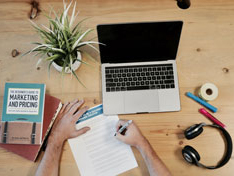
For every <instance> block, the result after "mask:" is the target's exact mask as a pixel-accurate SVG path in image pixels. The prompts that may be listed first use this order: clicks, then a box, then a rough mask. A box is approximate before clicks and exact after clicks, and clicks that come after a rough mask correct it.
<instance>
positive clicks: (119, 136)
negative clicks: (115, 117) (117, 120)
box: [116, 133, 126, 143]
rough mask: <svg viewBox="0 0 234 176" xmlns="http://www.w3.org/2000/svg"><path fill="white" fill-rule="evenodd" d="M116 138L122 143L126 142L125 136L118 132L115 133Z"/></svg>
mask: <svg viewBox="0 0 234 176" xmlns="http://www.w3.org/2000/svg"><path fill="white" fill-rule="evenodd" d="M116 138H117V139H118V140H120V141H122V142H124V143H126V137H125V136H124V135H122V134H120V133H116Z"/></svg>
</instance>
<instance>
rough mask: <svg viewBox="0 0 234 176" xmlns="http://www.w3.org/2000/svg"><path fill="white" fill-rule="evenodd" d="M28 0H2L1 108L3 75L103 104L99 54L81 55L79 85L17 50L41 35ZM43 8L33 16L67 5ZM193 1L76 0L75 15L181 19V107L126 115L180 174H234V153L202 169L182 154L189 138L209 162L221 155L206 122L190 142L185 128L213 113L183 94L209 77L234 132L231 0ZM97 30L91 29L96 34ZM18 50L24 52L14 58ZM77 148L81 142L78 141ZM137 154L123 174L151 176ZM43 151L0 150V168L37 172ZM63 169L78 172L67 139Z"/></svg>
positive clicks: (43, 4)
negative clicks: (35, 154) (30, 156)
mask: <svg viewBox="0 0 234 176" xmlns="http://www.w3.org/2000/svg"><path fill="white" fill-rule="evenodd" d="M30 2H31V1H29V0H1V1H0V112H2V104H3V91H4V85H5V82H27V83H45V84H46V92H47V93H48V94H50V95H52V96H55V97H58V98H60V99H61V100H62V102H66V101H71V100H73V99H74V98H79V99H84V100H85V101H86V104H87V105H89V106H90V107H92V106H94V105H95V104H98V103H101V102H102V99H101V84H100V82H101V77H100V58H99V54H98V53H95V52H94V51H91V50H90V49H88V48H86V50H87V51H88V52H89V53H90V55H91V56H92V57H93V58H95V59H96V60H97V62H92V61H90V60H89V59H88V58H87V56H85V55H84V56H83V57H84V60H85V61H87V62H89V63H90V64H91V65H92V67H89V66H86V65H82V66H81V67H80V68H79V70H77V71H76V73H77V74H78V76H79V78H80V79H81V80H82V82H83V83H84V84H85V85H86V87H87V88H84V87H82V86H81V85H80V84H79V83H78V81H76V79H75V78H74V77H71V76H70V75H66V76H65V77H64V79H63V80H62V78H61V76H60V74H59V73H58V72H57V71H56V70H55V69H53V68H52V69H51V75H50V77H48V73H47V66H48V63H42V64H41V65H40V67H39V68H36V62H37V59H36V58H33V57H32V56H25V57H23V58H20V55H21V54H22V53H24V52H26V51H28V50H29V49H31V48H32V45H31V44H30V42H36V41H40V40H39V37H38V36H37V34H36V33H35V31H34V30H33V28H32V26H31V25H30V22H29V21H28V19H29V17H30V12H31V8H32V5H31V4H32V3H30ZM37 2H38V3H39V9H40V10H41V12H40V13H39V14H38V15H37V17H36V18H35V19H33V21H34V22H35V23H37V24H45V25H47V19H46V17H45V16H43V13H48V12H49V10H50V5H51V6H53V7H54V8H55V9H56V10H58V9H60V8H62V6H63V4H62V0H40V1H37ZM191 4H192V5H191V7H190V8H189V9H187V10H181V9H179V8H178V7H177V5H176V1H175V0H118V1H117V0H116V1H114V0H77V5H78V6H77V10H79V11H80V14H79V18H78V20H81V19H83V18H85V17H90V19H88V20H87V21H86V22H85V24H84V28H96V25H97V24H101V23H117V22H142V21H167V20H183V21H184V26H183V31H182V36H181V40H180V46H179V50H178V54H177V69H178V77H179V87H180V98H181V107H182V109H181V111H180V112H169V113H152V114H140V115H121V116H120V118H124V119H133V120H134V121H135V122H136V123H137V124H138V125H139V127H140V129H141V130H142V132H143V134H144V135H145V136H146V138H147V139H148V140H149V141H150V143H151V144H152V146H153V148H154V149H155V151H156V152H157V154H158V155H159V156H160V157H161V159H162V160H163V161H164V162H165V164H166V165H167V167H168V168H169V169H170V171H171V172H172V174H173V175H176V176H188V175H189V176H197V175H202V176H203V175H204V176H221V175H222V176H230V175H233V173H234V157H233V156H234V154H233V155H232V158H231V160H230V161H229V163H228V164H226V165H225V166H224V167H222V168H220V169H216V170H205V169H202V168H198V167H196V166H192V165H189V164H187V163H186V162H185V161H184V160H183V158H182V155H181V150H182V148H183V147H184V146H185V145H192V146H193V147H194V148H195V149H197V151H198V152H199V153H200V155H201V162H202V163H204V164H208V165H209V164H211V165H212V164H216V163H217V162H218V161H219V160H220V158H221V157H222V156H223V154H224V149H225V145H224V142H223V138H222V136H221V135H220V133H219V132H218V131H217V130H214V129H211V128H208V127H207V128H206V129H205V130H204V132H203V133H202V134H201V135H200V136H199V137H197V138H196V139H194V140H191V141H188V140H186V139H185V138H184V136H183V130H184V129H186V128H187V127H188V126H190V125H192V124H195V123H200V122H206V123H211V122H210V121H209V120H208V119H206V118H205V117H204V116H202V115H201V114H199V113H198V109H199V108H201V106H200V105H199V104H197V103H196V102H194V101H192V100H191V99H189V98H187V97H186V96H185V92H187V91H190V92H193V93H195V92H196V90H197V89H198V88H199V87H200V86H201V85H202V84H204V83H206V82H211V83H214V84H216V85H217V87H218V88H219V97H218V98H217V99H216V100H214V101H212V102H211V104H212V105H214V106H216V107H217V108H218V112H217V113H215V114H214V116H216V117H217V118H218V119H219V120H220V121H222V122H223V123H224V124H226V126H227V130H228V131H229V132H230V134H231V136H232V138H234V117H233V114H234V1H233V0H192V1H191ZM96 35H97V34H96V31H95V32H94V33H93V34H92V36H96ZM13 49H17V50H18V51H19V52H20V55H19V56H16V57H12V54H11V53H12V50H13ZM78 147H79V146H78ZM133 150H134V153H135V156H136V158H137V161H138V164H139V167H138V168H135V169H133V170H130V171H128V172H126V173H124V174H122V175H136V176H140V175H144V176H145V175H149V174H148V171H147V168H146V166H145V164H144V161H143V159H142V158H141V156H140V154H139V152H138V151H136V150H135V149H133ZM42 155H43V154H41V155H40V158H39V160H38V161H37V162H36V163H33V162H30V161H28V160H26V159H23V158H21V157H19V156H17V155H15V154H13V153H10V152H7V151H6V150H4V149H0V175H7V176H15V175H27V176H30V175H34V173H35V170H36V168H37V166H38V164H39V162H40V159H41V157H42ZM60 175H62V176H63V175H69V176H73V175H79V170H78V168H77V166H76V163H75V160H74V159H73V156H72V153H71V150H70V147H69V145H68V143H67V142H66V143H65V145H64V149H63V154H62V158H61V167H60Z"/></svg>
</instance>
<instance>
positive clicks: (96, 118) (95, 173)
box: [68, 105, 138, 176]
mask: <svg viewBox="0 0 234 176" xmlns="http://www.w3.org/2000/svg"><path fill="white" fill-rule="evenodd" d="M118 120H119V118H118V116H117V115H116V116H104V115H103V111H102V105H99V106H96V107H94V108H92V109H90V110H88V111H87V112H86V113H85V114H84V115H83V117H82V118H81V121H80V122H79V123H78V124H77V125H76V127H77V129H80V128H82V127H85V126H89V127H90V128H91V130H90V131H88V132H87V133H86V134H83V135H81V136H79V137H77V138H73V139H69V140H68V142H69V144H70V147H71V150H72V153H73V156H74V158H75V160H76V163H77V165H78V168H79V170H80V173H81V175H83V176H99V175H100V176H113V175H118V174H121V173H123V172H125V171H128V170H130V169H132V168H135V167H137V166H138V165H137V162H136V159H135V157H134V154H133V152H132V149H131V147H130V146H129V145H126V144H124V143H122V142H120V141H119V140H118V139H116V137H114V134H115V131H116V124H117V122H118Z"/></svg>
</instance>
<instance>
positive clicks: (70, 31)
mask: <svg viewBox="0 0 234 176" xmlns="http://www.w3.org/2000/svg"><path fill="white" fill-rule="evenodd" d="M71 6H72V2H71V3H70V4H69V5H68V6H67V4H66V3H65V2H64V10H63V12H62V13H61V14H57V13H56V12H55V11H54V10H53V8H52V9H51V12H50V14H53V15H54V16H55V18H54V19H53V18H52V17H51V15H45V16H46V17H47V18H48V20H49V27H46V26H44V25H41V27H39V26H38V25H37V24H35V23H34V22H32V21H31V23H32V25H33V27H34V28H35V29H36V31H37V32H38V34H39V35H40V37H41V39H42V41H43V42H42V43H38V42H36V43H33V44H35V45H37V46H36V47H34V48H33V49H31V50H30V51H28V52H27V53H25V54H24V55H26V54H31V53H34V52H36V54H35V56H39V60H38V62H37V66H38V64H39V63H40V62H41V61H42V60H45V61H48V62H49V65H48V72H50V68H51V65H53V66H54V67H55V69H56V70H58V71H59V72H61V73H62V75H63V73H71V74H72V75H74V76H75V77H76V79H77V80H78V81H79V79H78V76H77V75H76V73H75V70H76V69H78V67H79V66H80V64H81V63H85V64H87V63H86V62H84V61H82V58H81V53H82V47H84V46H89V47H91V48H92V49H94V50H96V51H98V49H97V48H96V47H95V46H93V44H99V42H96V41H92V40H86V41H85V40H84V39H85V37H86V36H87V35H88V34H89V33H90V32H91V31H92V29H87V30H84V31H83V30H82V29H81V23H82V22H83V21H84V20H81V21H79V22H78V23H77V24H76V25H73V24H74V21H75V19H76V17H77V15H78V13H76V12H75V11H76V2H75V4H74V6H73V10H72V15H71V17H70V18H69V16H68V12H69V9H70V8H72V7H71Z"/></svg>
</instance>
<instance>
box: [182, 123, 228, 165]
mask: <svg viewBox="0 0 234 176" xmlns="http://www.w3.org/2000/svg"><path fill="white" fill-rule="evenodd" d="M204 126H209V127H214V128H216V129H218V130H219V131H221V132H222V134H223V136H224V137H225V139H226V142H227V143H226V144H227V145H226V146H227V147H226V148H227V150H226V153H225V156H224V157H223V158H222V159H221V160H220V161H219V163H218V164H217V165H216V166H206V165H203V164H202V163H200V162H199V160H200V155H199V154H198V152H197V151H196V150H195V149H194V148H193V147H191V146H189V145H186V146H185V147H184V148H183V149H182V155H183V157H184V159H185V160H186V161H187V162H188V163H190V164H195V165H196V166H198V167H203V168H206V169H217V168H220V167H222V166H224V165H225V164H226V163H227V162H228V161H229V159H230V158H231V155H232V138H231V136H230V135H229V133H228V132H227V131H226V130H225V129H224V128H222V127H221V126H218V125H216V124H212V125H208V124H205V123H200V124H195V125H193V126H191V127H189V128H187V129H186V130H185V132H184V135H185V137H186V139H188V140H190V139H193V138H195V137H197V136H198V135H199V134H201V133H202V131H203V127H204Z"/></svg>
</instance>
